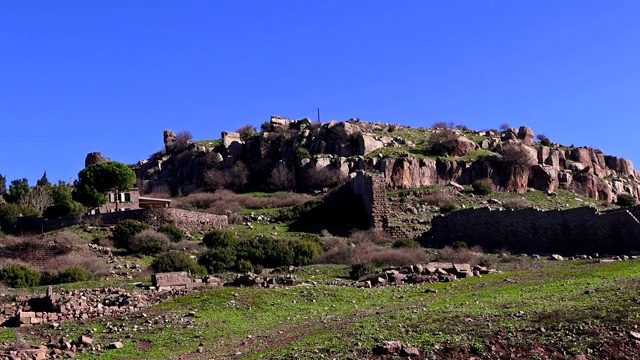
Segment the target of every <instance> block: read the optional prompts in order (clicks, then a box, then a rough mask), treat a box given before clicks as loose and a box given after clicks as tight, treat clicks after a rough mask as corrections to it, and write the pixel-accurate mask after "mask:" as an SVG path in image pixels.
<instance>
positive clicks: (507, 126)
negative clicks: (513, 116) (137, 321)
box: [500, 123, 511, 131]
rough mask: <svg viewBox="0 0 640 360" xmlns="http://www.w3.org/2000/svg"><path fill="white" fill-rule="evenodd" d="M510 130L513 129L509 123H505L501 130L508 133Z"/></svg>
mask: <svg viewBox="0 0 640 360" xmlns="http://www.w3.org/2000/svg"><path fill="white" fill-rule="evenodd" d="M509 129H511V126H509V124H507V123H503V124H502V125H500V130H502V131H507V130H509Z"/></svg>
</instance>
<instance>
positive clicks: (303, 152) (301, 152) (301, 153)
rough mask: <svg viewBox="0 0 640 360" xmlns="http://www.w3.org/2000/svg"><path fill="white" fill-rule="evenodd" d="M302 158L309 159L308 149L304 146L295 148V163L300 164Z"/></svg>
mask: <svg viewBox="0 0 640 360" xmlns="http://www.w3.org/2000/svg"><path fill="white" fill-rule="evenodd" d="M304 159H311V154H310V153H309V150H307V149H305V148H298V149H297V150H296V164H300V163H301V162H302V160H304Z"/></svg>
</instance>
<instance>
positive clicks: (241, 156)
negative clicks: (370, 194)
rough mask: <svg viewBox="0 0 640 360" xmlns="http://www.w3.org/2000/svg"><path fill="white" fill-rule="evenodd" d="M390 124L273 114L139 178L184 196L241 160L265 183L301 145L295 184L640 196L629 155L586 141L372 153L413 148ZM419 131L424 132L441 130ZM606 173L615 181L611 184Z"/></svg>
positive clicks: (523, 136) (161, 161) (501, 140)
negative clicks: (312, 178) (308, 179)
mask: <svg viewBox="0 0 640 360" xmlns="http://www.w3.org/2000/svg"><path fill="white" fill-rule="evenodd" d="M392 128H393V129H396V128H402V127H401V126H399V125H393V126H391V125H387V124H376V123H368V122H362V121H359V120H349V121H343V122H336V121H333V122H331V123H325V124H315V123H312V122H311V121H310V120H309V119H303V120H298V121H292V120H289V119H283V118H279V117H272V118H271V121H270V128H269V131H268V132H263V133H261V134H259V136H254V137H251V138H250V139H247V140H246V141H243V140H242V139H241V138H240V134H238V133H237V132H224V133H223V134H222V143H221V144H218V143H215V144H214V145H211V146H208V145H198V146H195V144H191V145H192V146H187V147H185V148H184V149H183V150H182V152H179V153H171V152H170V151H167V153H166V154H165V155H164V156H161V157H160V156H157V157H155V158H152V159H149V160H148V161H145V162H144V163H141V164H140V168H139V169H138V177H139V178H140V180H141V183H142V184H143V185H144V186H146V187H148V189H146V190H148V191H153V189H154V188H158V187H161V186H163V185H165V186H168V187H169V188H170V189H171V192H172V193H174V194H176V193H183V194H186V193H188V192H190V191H194V190H196V189H199V188H202V187H204V186H205V185H206V181H205V173H206V172H207V171H210V170H212V169H216V170H219V171H225V170H228V169H230V168H231V167H232V166H233V165H234V164H235V163H236V162H238V161H242V162H244V164H246V165H247V167H249V168H250V169H252V171H253V172H254V176H253V177H252V178H253V179H261V181H265V182H266V180H267V179H268V178H269V176H270V172H271V170H272V169H274V168H275V167H276V166H281V167H284V168H286V169H289V170H290V171H293V169H294V168H296V167H298V164H299V163H298V161H300V160H296V151H297V150H298V149H299V148H305V149H307V150H308V151H309V153H310V154H311V158H310V159H303V160H302V161H301V163H302V164H303V166H302V167H300V168H299V171H300V174H299V175H300V176H299V177H297V178H296V182H298V183H299V182H301V181H304V179H305V174H306V173H307V172H308V171H313V170H314V169H316V170H317V169H320V168H323V169H331V170H336V171H339V172H340V173H342V174H343V175H347V174H351V173H353V172H355V171H358V170H372V171H379V172H381V173H382V174H383V175H384V177H385V178H386V182H387V186H388V187H390V188H414V187H423V186H429V185H434V184H442V185H445V184H447V183H448V182H450V181H453V182H455V183H458V184H461V185H469V184H472V183H473V182H474V181H476V180H479V179H483V178H488V179H490V180H491V181H492V183H493V184H494V187H495V189H497V190H499V191H510V192H517V193H524V192H526V191H527V190H528V189H529V188H534V189H536V190H541V191H546V192H553V191H555V190H556V189H558V188H562V189H567V190H573V191H576V192H578V193H581V194H584V195H587V196H590V197H594V198H596V199H599V200H603V201H615V199H616V196H617V194H621V193H629V194H631V195H633V196H635V197H636V198H640V181H639V180H640V177H638V172H637V171H636V170H635V169H634V168H633V163H632V162H631V161H629V160H626V159H621V158H618V157H615V156H605V155H604V154H603V152H602V151H601V150H598V149H593V148H590V147H578V148H569V149H567V148H566V147H562V146H559V145H557V144H552V145H551V146H542V145H540V144H538V143H536V142H535V140H534V138H535V137H534V133H533V131H532V130H531V129H530V128H528V127H525V126H522V127H520V128H519V129H507V130H505V131H503V132H501V133H500V132H497V131H476V132H472V133H471V134H472V135H473V136H474V137H475V136H478V137H483V138H482V139H481V140H478V143H476V142H475V141H473V140H472V139H471V138H470V137H469V136H463V135H461V134H463V132H461V131H457V130H454V131H452V134H453V135H456V134H457V135H456V136H457V137H456V138H453V139H451V140H450V141H448V143H450V144H453V145H452V146H451V149H450V151H449V150H448V151H447V156H448V158H438V159H435V158H428V157H427V158H423V157H416V156H414V155H412V154H409V153H406V152H405V153H395V154H392V155H384V156H383V155H378V156H371V154H375V153H376V152H377V151H379V150H382V149H389V148H400V147H403V148H404V149H405V151H406V149H407V148H413V147H415V146H416V145H415V143H413V142H412V141H410V140H408V139H405V138H403V137H401V136H395V134H394V133H393V132H384V131H386V130H388V129H392ZM423 131H424V134H425V136H428V135H429V134H435V133H436V132H437V131H441V130H431V129H425V130H423ZM418 133H419V131H418ZM381 134H382V135H381ZM465 134H468V133H465ZM164 137H165V145H166V147H167V149H170V148H171V146H172V145H173V144H174V143H175V141H176V136H175V134H173V132H171V131H167V132H165V134H164ZM413 140H414V141H415V139H413ZM448 146H449V145H448ZM480 148H482V149H484V150H488V151H491V152H493V153H494V154H493V155H489V156H484V157H479V158H477V159H473V160H469V161H462V160H456V158H460V157H462V156H465V155H467V154H469V153H470V152H471V151H473V150H477V149H480ZM510 148H511V150H513V148H517V149H519V150H518V151H519V152H520V153H521V154H520V155H519V157H520V159H519V161H520V163H518V164H515V163H513V162H511V160H510V159H509V156H510V154H509V151H510V150H509V149H510ZM511 152H512V153H513V151H511ZM384 153H389V151H388V150H387V151H385V152H384ZM511 155H513V154H511ZM364 156H367V157H364ZM591 175H593V176H591ZM612 179H616V181H617V184H615V186H614V185H613V184H612V181H613V180H612ZM263 185H264V184H263Z"/></svg>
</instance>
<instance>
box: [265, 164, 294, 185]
mask: <svg viewBox="0 0 640 360" xmlns="http://www.w3.org/2000/svg"><path fill="white" fill-rule="evenodd" d="M269 183H270V184H271V185H272V186H274V187H275V188H277V189H279V190H292V189H294V188H295V186H296V179H295V177H294V176H293V172H292V171H291V170H289V169H288V168H287V166H286V165H285V164H279V165H278V166H276V167H275V168H274V169H273V170H271V176H270V177H269Z"/></svg>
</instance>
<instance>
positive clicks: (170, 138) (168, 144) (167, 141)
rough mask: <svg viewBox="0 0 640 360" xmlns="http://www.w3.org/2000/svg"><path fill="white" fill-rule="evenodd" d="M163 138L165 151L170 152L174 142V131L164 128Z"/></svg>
mask: <svg viewBox="0 0 640 360" xmlns="http://www.w3.org/2000/svg"><path fill="white" fill-rule="evenodd" d="M163 140H164V149H165V151H166V152H168V153H170V152H172V151H173V148H174V146H175V143H176V133H174V132H173V130H165V131H164V133H163Z"/></svg>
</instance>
